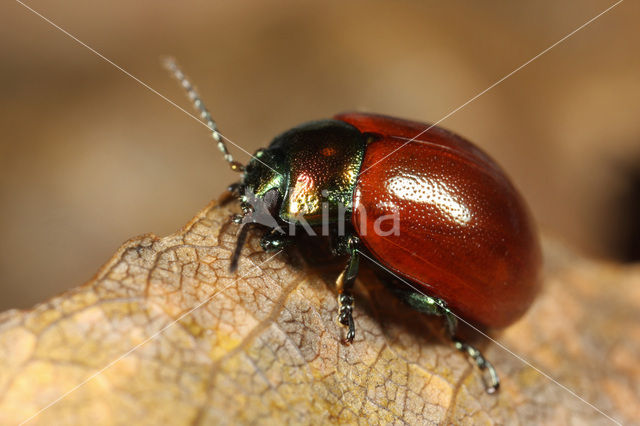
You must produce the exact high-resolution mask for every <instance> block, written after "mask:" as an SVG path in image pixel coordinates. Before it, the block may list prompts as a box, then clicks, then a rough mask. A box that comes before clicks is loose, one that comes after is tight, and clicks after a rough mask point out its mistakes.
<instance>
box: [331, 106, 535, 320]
mask: <svg viewBox="0 0 640 426" xmlns="http://www.w3.org/2000/svg"><path fill="white" fill-rule="evenodd" d="M335 118H336V119H337V120H341V121H344V122H346V123H349V124H351V125H353V126H355V127H356V128H357V129H358V130H360V131H361V132H363V133H365V134H369V136H370V138H369V142H368V144H367V146H366V150H365V155H364V159H363V162H362V165H361V167H360V174H359V175H358V179H357V182H356V185H355V188H354V193H353V214H352V223H353V226H354V228H355V230H356V232H357V233H358V235H359V237H360V239H361V241H362V242H363V243H364V245H365V246H366V248H367V249H368V250H369V251H370V252H371V254H373V256H375V258H376V259H377V260H378V261H379V262H380V263H382V264H383V265H384V266H386V267H387V268H389V269H391V270H393V271H394V272H395V273H397V274H398V275H400V276H402V277H404V278H406V279H408V280H410V281H412V282H413V284H414V286H416V288H418V289H419V290H420V291H421V292H424V293H426V294H427V295H429V296H435V297H439V298H441V299H443V300H444V301H445V302H446V303H447V304H448V305H449V307H450V308H451V309H452V310H453V312H455V313H456V314H457V315H460V316H461V317H463V318H464V319H466V320H467V321H470V322H472V323H474V324H476V325H479V326H483V327H492V328H500V327H505V326H507V325H509V324H511V323H513V322H514V321H515V320H517V319H518V318H519V317H521V316H522V315H523V314H524V312H525V311H526V310H527V309H528V308H529V306H530V305H531V303H532V302H533V299H534V297H535V295H536V293H537V292H538V291H539V287H540V283H539V280H538V274H539V267H540V248H539V243H538V239H537V234H536V231H535V227H534V224H533V222H532V219H531V216H530V214H529V212H528V209H527V207H526V205H525V203H524V201H523V199H522V197H521V196H520V194H519V193H518V191H517V190H516V189H515V188H514V186H513V185H512V184H511V182H510V181H509V179H508V178H507V176H506V175H505V174H504V172H503V171H502V170H501V169H500V167H499V166H498V165H497V164H496V163H495V162H494V161H493V160H492V159H491V158H490V157H489V156H488V155H487V154H485V153H484V152H482V151H481V150H480V149H479V148H477V147H476V146H474V145H473V144H471V143H470V142H468V141H466V140H465V139H463V138H461V137H460V136H457V135H455V134H453V133H451V132H449V131H446V130H444V129H441V128H438V127H433V128H432V129H430V130H429V131H428V132H426V133H424V134H422V135H421V136H420V137H419V138H418V139H417V140H416V141H412V142H411V143H409V144H406V145H404V144H405V143H406V142H407V141H408V140H409V139H411V138H413V137H415V136H416V135H418V134H419V133H421V132H422V131H423V130H424V129H426V128H427V127H428V125H427V124H424V123H416V122H411V121H407V120H401V119H397V118H392V117H386V116H380V115H371V114H357V113H351V114H341V115H338V116H336V117H335ZM403 145H404V146H403ZM396 149H397V151H396ZM388 155H389V157H387V156H388ZM385 157H387V158H385ZM383 159H384V160H383ZM380 160H382V161H381V162H380V163H379V164H377V163H378V161H380ZM394 216H396V217H397V218H398V222H397V227H398V228H397V231H396V232H395V233H392V232H391V231H392V226H393V219H389V218H393V217H394ZM385 217H386V218H385ZM376 221H377V224H376ZM376 227H377V228H378V229H376ZM380 231H382V232H380Z"/></svg>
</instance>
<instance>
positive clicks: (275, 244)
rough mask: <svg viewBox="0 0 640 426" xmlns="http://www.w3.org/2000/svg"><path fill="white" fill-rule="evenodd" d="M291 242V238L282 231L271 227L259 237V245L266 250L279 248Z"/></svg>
mask: <svg viewBox="0 0 640 426" xmlns="http://www.w3.org/2000/svg"><path fill="white" fill-rule="evenodd" d="M289 243H291V238H289V236H288V235H285V234H283V233H282V232H280V231H278V230H276V229H273V230H271V231H270V232H267V233H266V234H264V235H263V236H262V238H260V247H262V249H263V250H264V251H266V252H274V251H277V250H281V249H283V248H284V247H286V246H287V245H289Z"/></svg>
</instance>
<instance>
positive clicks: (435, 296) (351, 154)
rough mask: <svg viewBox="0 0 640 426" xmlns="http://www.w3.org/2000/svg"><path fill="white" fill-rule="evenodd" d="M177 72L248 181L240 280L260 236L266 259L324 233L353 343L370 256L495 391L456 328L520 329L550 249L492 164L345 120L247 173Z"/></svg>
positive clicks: (310, 126)
mask: <svg viewBox="0 0 640 426" xmlns="http://www.w3.org/2000/svg"><path fill="white" fill-rule="evenodd" d="M167 65H168V67H169V69H170V70H171V71H172V72H173V73H174V75H175V76H176V77H177V78H178V79H179V80H180V82H181V84H182V85H183V87H185V88H186V89H187V91H188V93H189V96H190V98H191V99H192V100H193V101H194V104H195V106H196V107H197V108H198V110H199V111H200V113H201V116H202V117H203V118H204V119H205V120H206V122H207V124H208V126H209V128H210V129H211V131H212V134H213V137H214V139H215V140H216V142H217V143H218V147H219V148H220V150H221V151H222V153H223V154H224V157H225V160H226V161H227V162H228V163H229V164H230V165H231V168H232V169H233V170H235V171H238V172H240V173H242V180H241V182H239V183H237V184H234V185H232V186H231V187H230V191H231V192H232V194H233V195H234V197H236V198H239V199H240V202H241V207H242V210H243V214H242V215H238V216H236V217H235V218H234V221H235V222H237V223H239V224H240V225H241V228H240V231H239V233H238V239H237V245H236V250H235V252H234V255H233V258H232V261H231V269H232V270H234V269H235V267H236V265H237V262H238V258H239V256H240V252H241V249H242V246H243V244H244V241H245V239H246V236H247V232H248V230H249V229H250V228H251V227H252V226H253V225H261V226H262V227H264V225H267V226H268V227H269V228H271V229H269V230H267V232H266V233H265V234H264V235H263V236H262V238H261V245H262V247H263V248H264V249H265V250H267V251H272V250H279V249H281V248H282V247H284V246H286V245H287V244H289V243H291V242H292V241H293V240H292V237H291V236H290V233H289V232H287V230H288V229H291V228H295V227H300V226H304V227H311V228H312V229H316V228H318V227H321V226H323V227H326V228H325V229H328V230H329V235H330V240H331V241H332V243H333V247H334V252H335V254H336V255H346V256H348V260H347V262H346V266H345V268H344V270H343V272H342V273H341V274H340V275H339V277H338V278H337V280H336V286H337V291H338V301H339V312H338V320H339V321H340V323H342V324H343V325H345V326H346V327H347V332H346V338H345V342H347V343H350V342H352V341H353V339H354V336H355V324H354V320H353V315H352V314H353V305H354V298H353V296H352V294H351V293H352V287H353V284H354V281H355V278H356V276H357V274H358V265H359V260H360V256H361V255H363V256H366V257H369V258H370V259H371V260H372V261H373V263H377V264H378V265H380V266H382V267H383V268H384V269H386V270H387V271H390V272H391V274H390V276H391V275H393V276H395V277H396V278H399V280H398V279H394V280H389V283H391V286H392V289H393V291H394V292H395V294H397V295H398V296H399V297H400V298H402V299H403V300H404V301H405V302H407V303H408V304H409V305H410V306H411V307H413V308H414V309H416V310H417V311H420V312H424V313H427V314H432V315H438V316H442V317H444V318H445V320H446V321H445V324H446V329H447V332H448V334H449V336H450V337H451V339H452V340H453V342H454V344H455V346H456V348H457V349H459V350H460V351H462V352H464V353H466V354H468V355H469V356H470V357H471V358H472V359H473V360H474V362H475V363H476V364H477V366H478V367H480V369H481V370H484V371H485V372H486V373H487V379H486V380H485V384H486V388H487V391H488V392H490V393H491V392H494V391H496V390H497V388H498V386H499V380H498V376H497V373H496V371H495V369H494V368H493V366H492V365H491V363H489V362H488V361H487V360H486V359H485V358H484V357H483V356H482V354H481V353H480V352H479V351H478V350H477V349H476V348H474V347H472V346H471V345H469V344H467V343H465V342H462V341H461V340H460V339H459V338H458V337H456V330H457V323H458V321H457V318H458V317H459V318H463V319H464V320H465V321H468V322H469V323H471V324H474V325H475V326H479V327H482V328H503V327H506V326H508V325H510V324H512V323H513V322H514V321H516V320H517V319H518V318H520V317H521V316H522V315H523V314H524V312H525V311H526V310H527V309H528V308H529V306H530V305H531V303H532V302H533V299H534V297H535V296H536V293H537V292H538V290H539V281H538V272H539V266H540V249H539V243H538V238H537V235H536V232H535V227H534V225H533V223H532V220H531V217H530V215H529V213H528V210H527V207H526V205H525V203H524V201H523V199H522V197H521V196H520V195H519V193H518V192H517V190H516V189H515V188H514V186H513V185H512V183H511V182H510V181H509V179H508V178H507V176H506V175H505V174H504V172H503V171H502V170H501V169H500V167H499V166H498V165H497V164H496V163H495V162H494V161H493V160H492V159H491V158H490V157H489V156H488V155H487V154H485V153H484V152H482V151H481V150H480V149H479V148H477V147H476V146H474V145H473V144H471V143H470V142H468V141H466V140H465V139H463V138H461V137H460V136H458V135H456V134H454V133H451V132H449V131H447V130H444V129H442V128H439V127H431V128H429V130H428V131H426V132H424V133H423V131H424V130H425V129H426V128H428V127H429V125H427V124H424V123H417V122H413V121H407V120H402V119H398V118H392V117H388V116H382V115H373V114H361V113H347V114H339V115H336V116H335V117H334V118H333V119H328V120H320V121H313V122H309V123H305V124H302V125H300V126H297V127H295V128H293V129H291V130H288V131H286V132H284V133H282V134H281V135H279V136H277V137H276V138H275V139H274V140H273V141H272V142H271V144H270V145H269V146H268V147H267V148H264V149H261V150H259V151H258V152H257V153H256V154H255V155H254V157H253V158H252V159H251V161H250V162H249V163H248V164H247V165H246V166H244V165H242V164H240V163H238V162H236V161H234V160H233V158H232V156H231V155H230V154H229V152H228V150H227V147H226V145H225V143H224V141H223V139H222V137H221V135H220V134H219V133H218V131H217V127H216V124H215V122H214V121H213V120H212V119H211V116H210V115H209V112H208V111H207V110H206V108H205V107H204V105H203V104H202V101H201V100H200V98H199V96H198V95H197V93H196V92H195V91H194V89H193V87H192V86H191V84H190V83H189V82H188V80H187V79H186V78H185V76H184V75H183V73H182V72H181V71H180V70H179V69H178V68H177V66H176V65H175V63H173V62H169V63H168V64H167ZM418 134H420V137H419V138H418V139H417V140H413V138H414V137H415V136H416V135H418ZM409 141H410V142H409ZM407 142H409V143H407ZM256 206H258V207H256ZM337 213H340V214H337ZM265 217H268V218H269V219H270V221H269V220H266V221H265V220H264V218H265ZM385 218H391V221H388V223H387V224H386V226H387V228H388V229H383V228H384V226H382V224H383V223H384V219H385ZM381 219H382V220H381ZM390 227H391V228H393V229H391V228H390ZM402 281H404V282H405V283H408V284H409V286H407V285H405V284H404V283H402ZM394 283H395V284H394Z"/></svg>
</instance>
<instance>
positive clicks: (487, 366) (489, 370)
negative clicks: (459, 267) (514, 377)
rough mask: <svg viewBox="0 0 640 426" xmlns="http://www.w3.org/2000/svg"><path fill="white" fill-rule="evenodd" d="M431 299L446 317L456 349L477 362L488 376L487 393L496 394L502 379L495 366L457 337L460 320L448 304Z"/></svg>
mask: <svg viewBox="0 0 640 426" xmlns="http://www.w3.org/2000/svg"><path fill="white" fill-rule="evenodd" d="M430 299H434V301H435V303H436V305H437V306H438V309H439V310H440V314H439V315H442V316H444V317H445V319H446V321H447V333H448V334H449V337H450V338H451V341H452V342H453V344H454V346H455V347H456V349H457V350H459V351H460V352H463V353H465V354H467V355H468V356H469V357H470V358H471V359H472V360H473V361H474V362H475V364H476V365H477V366H478V368H479V369H480V371H482V372H483V373H486V375H484V376H483V377H482V380H483V382H484V387H485V389H486V391H487V393H490V394H491V393H495V392H496V391H497V390H498V388H499V387H500V378H499V377H498V373H497V372H496V369H495V368H494V367H493V364H491V363H490V362H489V361H487V359H486V358H485V357H484V356H483V355H482V352H480V351H479V350H478V349H477V348H475V347H474V346H471V345H470V344H468V343H465V342H463V341H462V340H460V339H459V338H457V337H456V330H457V329H458V318H457V317H456V316H455V315H454V314H453V312H451V310H450V309H449V308H448V307H447V304H446V303H445V302H444V301H443V300H441V299H436V298H430Z"/></svg>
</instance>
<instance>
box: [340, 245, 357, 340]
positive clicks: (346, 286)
mask: <svg viewBox="0 0 640 426" xmlns="http://www.w3.org/2000/svg"><path fill="white" fill-rule="evenodd" d="M347 238H348V239H347V245H346V250H347V253H348V254H349V261H348V262H347V266H346V267H345V268H344V270H343V271H342V273H340V275H339V276H338V279H337V280H336V288H337V289H338V305H339V308H338V321H339V322H340V324H342V325H345V326H347V327H348V328H349V330H348V331H347V335H346V336H345V339H344V343H345V344H350V343H352V342H353V339H354V337H355V336H356V327H355V324H354V322H353V295H352V294H351V290H352V289H353V284H354V282H355V280H356V277H357V276H358V269H359V266H360V255H359V254H358V250H357V244H358V241H359V240H358V238H357V237H355V236H349V237H347Z"/></svg>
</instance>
